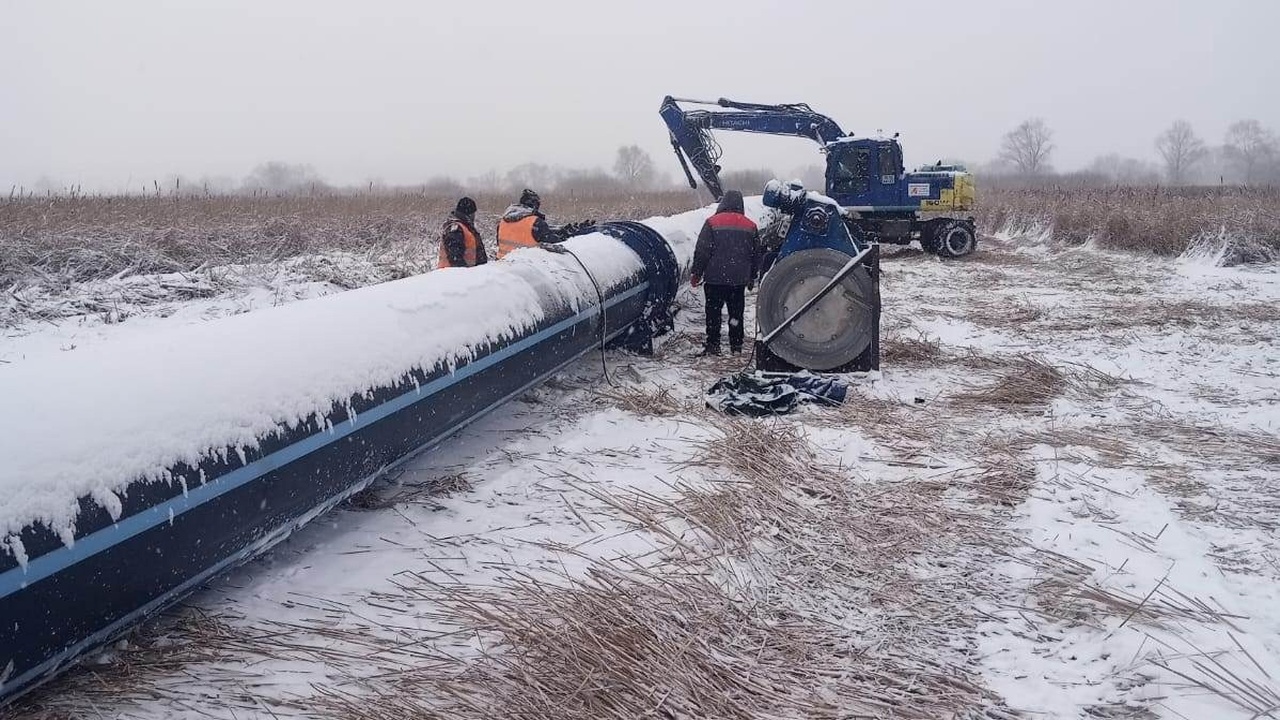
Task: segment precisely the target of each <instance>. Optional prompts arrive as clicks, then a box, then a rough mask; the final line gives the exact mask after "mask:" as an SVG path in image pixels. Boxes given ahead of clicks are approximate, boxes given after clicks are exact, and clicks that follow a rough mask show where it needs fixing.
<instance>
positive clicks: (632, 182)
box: [613, 145, 654, 188]
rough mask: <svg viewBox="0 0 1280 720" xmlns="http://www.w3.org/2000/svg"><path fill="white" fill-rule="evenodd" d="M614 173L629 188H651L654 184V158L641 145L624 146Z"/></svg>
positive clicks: (615, 163) (620, 151)
mask: <svg viewBox="0 0 1280 720" xmlns="http://www.w3.org/2000/svg"><path fill="white" fill-rule="evenodd" d="M613 173H614V174H615V175H617V176H618V179H619V180H621V181H622V183H623V184H624V185H626V186H628V187H632V188H645V187H649V186H650V185H652V184H653V176H654V170H653V158H651V157H649V153H647V152H645V151H644V149H642V148H641V147H640V146H639V145H624V146H622V147H620V148H618V158H617V160H615V161H614V163H613Z"/></svg>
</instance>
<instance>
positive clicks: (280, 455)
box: [0, 281, 649, 598]
mask: <svg viewBox="0 0 1280 720" xmlns="http://www.w3.org/2000/svg"><path fill="white" fill-rule="evenodd" d="M648 288H649V283H648V282H647V281H646V282H643V283H641V284H640V285H638V286H636V287H634V288H632V289H630V290H628V291H626V292H624V293H622V294H621V295H618V296H616V297H614V298H611V299H610V300H608V301H606V302H605V307H606V308H607V307H609V306H611V305H616V304H618V303H621V302H623V301H626V300H629V299H631V298H632V297H634V296H636V295H638V294H640V293H642V292H645V291H646V290H647V289H648ZM598 314H600V306H599V305H593V306H591V308H590V309H588V310H585V311H583V312H580V313H578V314H577V315H573V316H572V317H568V318H565V319H564V320H561V321H560V322H558V323H556V324H555V325H552V326H551V327H548V328H546V329H545V330H540V331H538V332H536V333H534V334H533V335H530V336H529V337H527V338H522V339H520V340H518V341H517V342H514V343H512V344H510V345H507V346H506V347H503V348H501V349H499V350H497V351H495V352H492V353H490V354H488V355H486V356H484V357H483V358H481V359H479V360H477V361H475V362H472V363H468V364H467V365H464V366H462V367H460V368H458V369H457V370H456V371H455V372H454V373H452V374H450V375H445V376H443V377H439V378H436V379H435V380H432V381H431V382H428V383H426V384H425V385H422V386H421V387H420V388H417V389H415V390H410V391H408V392H406V393H404V394H403V395H399V396H397V397H395V398H392V399H391V400H388V401H387V402H385V403H382V404H381V405H377V406H375V407H372V408H370V409H368V410H366V411H364V412H363V413H359V414H358V415H357V416H356V419H355V420H352V421H345V422H343V423H341V424H339V425H335V426H333V427H331V428H330V429H328V430H321V431H319V432H317V433H315V434H314V435H309V436H307V437H305V438H303V439H302V440H299V441H298V442H295V443H293V444H291V445H288V446H286V447H283V448H281V449H279V450H277V451H275V452H273V453H271V454H270V455H267V456H265V457H262V458H259V459H257V460H255V461H253V462H251V463H249V464H248V465H245V466H244V467H241V468H237V469H235V470H232V471H231V472H229V473H226V474H224V475H219V476H218V477H216V478H214V479H213V480H210V481H209V482H207V483H205V484H203V485H201V486H199V487H197V488H194V489H192V490H189V491H187V492H186V493H184V494H182V495H179V496H177V497H174V498H171V499H170V500H168V501H166V502H164V503H161V504H159V505H154V506H152V507H149V508H147V509H146V510H143V511H141V512H139V513H136V514H134V515H130V516H129V517H127V518H125V519H123V520H121V521H120V522H117V523H114V524H112V525H111V526H109V527H105V528H102V529H101V530H97V531H94V532H93V533H90V534H89V535H86V536H84V537H82V538H78V539H76V541H75V544H73V545H71V546H66V545H64V546H62V547H60V548H57V549H56V550H53V551H51V552H47V553H45V554H44V555H41V556H40V557H37V558H35V559H33V560H31V561H29V562H28V563H27V565H26V567H25V568H23V567H21V566H19V567H15V568H11V569H9V570H6V571H5V572H4V573H3V574H0V598H4V597H7V596H9V595H12V594H13V593H15V592H18V591H19V590H21V589H23V588H25V587H26V586H27V585H30V584H31V583H34V582H39V581H40V580H43V579H45V578H47V577H49V576H50V575H53V574H55V573H58V572H61V571H62V570H64V569H66V568H68V567H70V566H72V565H74V564H76V563H78V562H80V561H81V560H84V559H86V558H89V557H92V556H93V555H96V554H98V553H100V552H102V551H104V550H107V549H109V548H111V547H112V546H114V545H116V544H118V543H121V542H124V541H125V540H128V539H129V538H131V537H134V536H135V535H138V534H140V533H144V532H146V531H147V530H150V529H151V528H153V527H156V526H157V525H159V524H161V523H164V522H171V521H172V519H173V518H175V517H177V516H178V515H181V514H183V513H185V512H187V511H188V510H191V509H192V508H195V507H198V506H200V505H202V504H204V503H206V502H209V501H210V500H213V499H214V498H217V497H218V496H220V495H223V494H225V493H228V492H230V491H232V490H235V489H236V488H238V487H241V486H243V485H245V484H247V483H250V482H252V481H254V480H256V479H257V478H259V477H261V476H263V475H265V474H267V473H269V472H271V471H273V470H276V469H278V468H280V467H283V466H285V465H287V464H289V463H291V462H293V461H295V460H297V459H298V458H301V457H303V456H304V455H307V454H309V453H312V452H315V451H316V450H319V449H320V448H322V447H324V446H326V445H329V444H330V443H333V442H336V441H337V440H340V439H342V438H344V437H346V436H347V435H350V434H351V433H353V432H355V431H357V430H360V429H362V428H365V427H368V426H369V425H371V424H373V423H375V422H377V421H379V420H381V419H382V418H385V417H387V416H389V415H392V414H394V413H397V412H399V411H401V410H403V409H405V408H407V407H409V406H410V405H413V404H414V403H416V402H419V401H421V400H424V399H426V398H427V397H430V396H431V395H434V394H435V393H438V392H440V391H441V390H443V389H445V388H447V387H449V386H451V385H454V384H456V383H458V382H460V381H462V380H465V379H467V378H468V377H471V376H472V375H475V374H476V373H478V372H481V371H483V370H485V369H486V368H489V367H492V366H493V365H496V364H497V363H500V362H502V361H503V360H506V359H508V358H510V357H511V356H513V355H515V354H517V353H519V352H522V351H524V350H527V349H528V348H530V347H532V346H534V345H537V344H538V343H540V342H542V341H543V340H546V339H547V338H549V337H551V336H553V335H556V334H558V333H560V332H562V331H564V330H566V329H568V328H570V327H572V326H574V325H576V324H578V323H580V322H582V321H584V320H589V319H590V318H592V317H595V316H596V315H598ZM562 367H563V366H562Z"/></svg>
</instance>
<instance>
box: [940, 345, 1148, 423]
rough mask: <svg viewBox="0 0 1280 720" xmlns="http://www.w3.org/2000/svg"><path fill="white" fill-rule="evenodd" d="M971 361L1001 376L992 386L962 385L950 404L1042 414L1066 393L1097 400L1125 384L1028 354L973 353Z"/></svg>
mask: <svg viewBox="0 0 1280 720" xmlns="http://www.w3.org/2000/svg"><path fill="white" fill-rule="evenodd" d="M969 360H970V362H972V363H974V365H975V366H978V367H993V366H994V367H996V368H999V369H1000V370H1001V374H1000V376H999V377H998V378H997V379H996V380H994V381H991V382H985V383H974V382H967V383H961V385H962V387H964V389H962V390H960V391H959V392H956V393H952V394H951V395H950V396H949V397H948V400H949V401H950V402H952V403H954V404H957V405H958V406H961V407H969V408H974V407H981V406H990V407H996V408H1000V409H1004V410H1030V411H1036V412H1039V411H1042V410H1043V409H1044V408H1045V407H1046V406H1047V405H1048V404H1049V403H1050V402H1052V401H1053V400H1054V398H1057V397H1058V396H1060V395H1063V394H1065V393H1067V392H1071V393H1073V394H1074V395H1076V396H1079V397H1084V398H1089V399H1098V398H1101V397H1104V396H1105V395H1107V394H1108V393H1110V392H1113V391H1114V390H1116V389H1117V388H1118V387H1120V386H1121V385H1122V384H1123V383H1124V382H1125V381H1124V380H1122V379H1121V378H1119V377H1116V376H1114V375H1109V374H1107V373H1104V372H1102V371H1101V370H1098V369H1096V368H1092V367H1089V366H1087V365H1081V364H1075V363H1063V364H1059V365H1055V364H1053V363H1051V362H1049V361H1048V360H1046V359H1045V358H1043V357H1041V356H1038V355H1032V354H1027V353H1021V354H1017V355H1010V356H986V355H982V354H977V353H972V354H971V355H970V356H969Z"/></svg>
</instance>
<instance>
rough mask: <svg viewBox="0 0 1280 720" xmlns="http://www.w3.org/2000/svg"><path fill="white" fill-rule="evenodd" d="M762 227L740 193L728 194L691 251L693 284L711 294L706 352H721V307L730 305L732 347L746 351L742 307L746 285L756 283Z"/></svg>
mask: <svg viewBox="0 0 1280 720" xmlns="http://www.w3.org/2000/svg"><path fill="white" fill-rule="evenodd" d="M759 259H760V231H759V229H758V228H757V227H756V224H755V223H754V222H752V221H751V219H750V218H748V217H747V216H746V215H744V214H743V212H742V193H740V192H738V191H737V190H730V191H728V192H726V193H725V194H724V199H722V200H721V201H720V206H719V207H717V208H716V214H715V215H712V216H711V217H709V218H707V221H706V222H705V223H703V224H702V231H701V232H699V233H698V244H697V246H696V247H695V248H694V251H693V271H692V274H693V277H692V280H691V282H692V283H693V286H694V287H698V286H699V285H704V284H705V288H704V292H705V294H706V297H707V306H706V307H707V343H706V346H705V347H704V349H703V351H702V355H719V354H720V323H721V316H720V309H721V308H723V307H724V306H725V305H728V306H729V351H730V352H733V353H739V352H742V342H743V339H744V336H745V334H746V329H745V327H744V325H743V320H742V311H743V305H744V304H745V302H746V290H747V289H754V288H755V281H756V272H757V270H758V263H759Z"/></svg>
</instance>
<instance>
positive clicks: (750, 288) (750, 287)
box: [747, 280, 756, 292]
mask: <svg viewBox="0 0 1280 720" xmlns="http://www.w3.org/2000/svg"><path fill="white" fill-rule="evenodd" d="M755 289H756V281H755V280H752V281H751V282H749V283H747V292H751V291H753V290H755Z"/></svg>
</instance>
